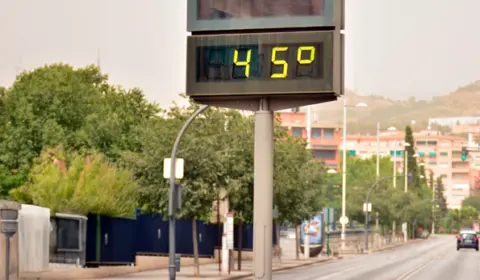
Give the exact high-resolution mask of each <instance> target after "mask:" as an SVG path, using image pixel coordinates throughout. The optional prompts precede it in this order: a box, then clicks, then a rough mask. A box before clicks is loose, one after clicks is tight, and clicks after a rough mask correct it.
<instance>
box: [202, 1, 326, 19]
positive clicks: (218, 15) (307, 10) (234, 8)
mask: <svg viewBox="0 0 480 280" xmlns="http://www.w3.org/2000/svg"><path fill="white" fill-rule="evenodd" d="M196 4H197V19H201V20H205V19H230V18H261V17H272V16H273V17H279V16H312V15H316V16H322V15H323V13H324V9H325V2H324V0H197V3H196Z"/></svg>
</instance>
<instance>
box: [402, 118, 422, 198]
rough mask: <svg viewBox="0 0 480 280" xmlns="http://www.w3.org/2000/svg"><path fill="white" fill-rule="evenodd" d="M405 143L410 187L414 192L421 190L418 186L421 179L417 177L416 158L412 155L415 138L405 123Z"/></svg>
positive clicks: (413, 153)
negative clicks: (410, 179) (410, 177)
mask: <svg viewBox="0 0 480 280" xmlns="http://www.w3.org/2000/svg"><path fill="white" fill-rule="evenodd" d="M405 143H408V144H409V145H408V146H407V147H406V151H407V155H408V159H407V163H408V171H407V172H408V174H409V175H411V176H412V182H411V183H409V186H410V188H412V189H413V190H415V192H417V193H419V192H421V190H420V188H421V187H422V186H421V185H422V184H421V180H420V177H419V172H418V166H417V159H416V158H415V157H413V156H414V155H415V140H414V139H413V131H412V128H411V127H410V126H409V125H407V126H406V127H405Z"/></svg>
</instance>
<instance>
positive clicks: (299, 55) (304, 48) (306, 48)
mask: <svg viewBox="0 0 480 280" xmlns="http://www.w3.org/2000/svg"><path fill="white" fill-rule="evenodd" d="M304 51H305V52H308V51H309V52H310V58H309V59H302V53H303V52H304ZM314 60H315V47H314V46H301V47H299V48H298V52H297V61H298V63H299V64H303V65H305V64H310V63H312V62H313V61H314Z"/></svg>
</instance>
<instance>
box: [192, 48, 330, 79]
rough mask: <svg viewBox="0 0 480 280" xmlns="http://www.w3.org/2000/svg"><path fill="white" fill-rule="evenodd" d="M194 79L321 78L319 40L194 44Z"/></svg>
mask: <svg viewBox="0 0 480 280" xmlns="http://www.w3.org/2000/svg"><path fill="white" fill-rule="evenodd" d="M196 72H197V82H226V81H230V82H237V81H240V80H270V79H287V80H294V79H311V78H322V76H323V75H322V74H323V43H314V42H312V43H301V44H264V45H261V46H260V45H258V44H257V45H227V46H201V47H197V68H196Z"/></svg>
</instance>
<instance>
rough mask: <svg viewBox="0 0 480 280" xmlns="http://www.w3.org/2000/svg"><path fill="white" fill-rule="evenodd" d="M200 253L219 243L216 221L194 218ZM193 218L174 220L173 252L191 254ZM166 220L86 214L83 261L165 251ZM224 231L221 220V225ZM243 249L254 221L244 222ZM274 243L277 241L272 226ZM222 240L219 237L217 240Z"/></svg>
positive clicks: (125, 260)
mask: <svg viewBox="0 0 480 280" xmlns="http://www.w3.org/2000/svg"><path fill="white" fill-rule="evenodd" d="M195 223H196V226H197V240H198V249H199V255H200V256H202V257H213V256H214V250H215V248H218V247H220V246H221V243H220V244H219V238H218V225H216V224H213V225H212V224H205V223H203V222H201V221H195ZM192 226H193V224H192V221H191V220H177V222H176V252H177V253H178V254H182V255H187V256H191V255H193V236H192V232H193V231H192ZM168 227H169V224H168V221H166V220H163V218H162V216H160V215H158V214H145V213H141V212H139V211H136V219H129V218H112V217H106V216H97V215H89V216H88V223H87V246H86V247H87V248H86V249H87V250H86V263H87V265H89V266H92V265H99V264H102V265H107V264H113V265H122V264H132V263H135V256H136V255H137V254H144V255H167V254H168V251H169V244H168V239H169V231H168ZM220 228H221V230H222V231H223V224H221V225H220ZM234 230H235V233H234V238H235V239H234V247H235V248H236V249H238V245H239V234H238V225H235V228H234ZM242 235H243V236H242V237H243V239H242V249H243V250H247V251H248V250H252V248H253V225H251V224H244V225H243V234H242ZM272 236H273V243H274V244H277V240H276V234H275V228H274V229H273V232H272ZM220 242H221V241H220Z"/></svg>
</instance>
